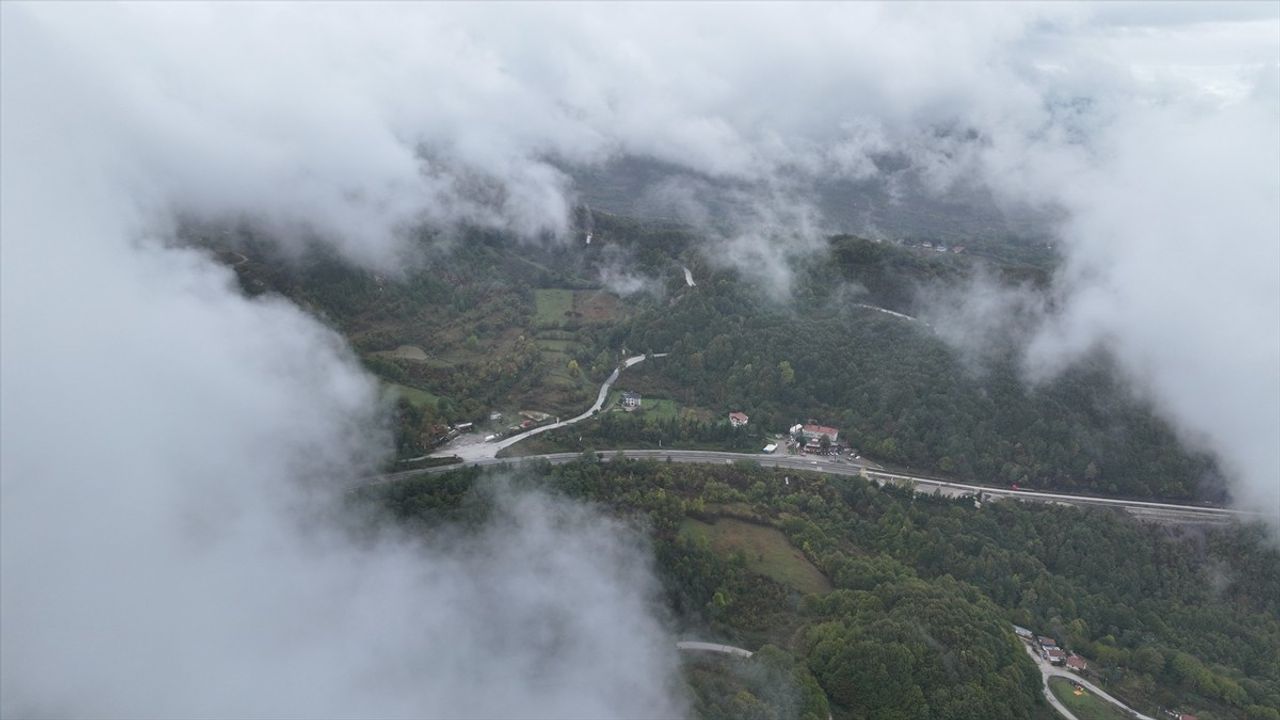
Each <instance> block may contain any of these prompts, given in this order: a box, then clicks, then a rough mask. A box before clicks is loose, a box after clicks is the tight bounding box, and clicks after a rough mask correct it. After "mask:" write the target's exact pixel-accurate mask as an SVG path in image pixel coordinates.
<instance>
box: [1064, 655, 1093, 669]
mask: <svg viewBox="0 0 1280 720" xmlns="http://www.w3.org/2000/svg"><path fill="white" fill-rule="evenodd" d="M1067 668H1068V669H1070V670H1075V671H1076V672H1084V671H1085V670H1088V669H1089V663H1087V662H1085V661H1084V658H1082V657H1080V656H1079V655H1077V654H1075V653H1071V654H1070V655H1068V656H1067Z"/></svg>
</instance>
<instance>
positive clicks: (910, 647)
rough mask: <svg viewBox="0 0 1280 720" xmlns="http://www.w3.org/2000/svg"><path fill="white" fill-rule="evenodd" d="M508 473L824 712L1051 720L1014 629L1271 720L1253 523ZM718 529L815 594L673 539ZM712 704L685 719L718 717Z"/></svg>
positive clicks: (1270, 564)
mask: <svg viewBox="0 0 1280 720" xmlns="http://www.w3.org/2000/svg"><path fill="white" fill-rule="evenodd" d="M493 477H494V476H491V475H486V474H484V473H481V472H480V471H479V470H475V469H469V470H461V471H455V472H452V473H447V474H444V475H436V476H428V477H424V478H422V479H419V480H412V481H408V482H403V483H397V484H393V485H388V486H385V487H380V488H377V489H369V490H366V491H362V499H363V500H365V501H372V502H375V503H376V504H377V505H378V506H380V507H382V508H384V509H385V512H387V513H389V514H390V517H392V518H394V520H395V521H396V522H401V523H406V522H407V523H410V524H413V523H428V524H430V523H438V522H442V521H446V520H458V519H460V518H462V519H465V520H467V521H477V520H479V519H481V518H483V517H484V515H485V509H484V508H485V502H486V501H485V500H484V498H485V497H487V493H486V492H477V491H476V487H478V486H485V485H486V484H487V483H492V482H493V481H494V480H493ZM784 477H785V478H786V481H785V482H784ZM514 482H515V484H516V485H518V486H531V487H538V488H542V489H545V490H549V491H552V492H558V493H564V494H566V495H568V496H570V497H575V498H580V499H586V500H590V501H594V502H599V503H601V504H603V505H604V506H606V507H609V508H611V509H612V510H613V511H615V512H618V513H621V514H623V515H626V516H629V517H633V518H636V519H637V520H638V521H639V522H640V523H641V524H642V525H643V526H644V527H647V528H649V531H650V533H651V537H652V542H653V548H654V550H653V551H654V554H655V558H656V559H657V566H658V570H659V573H660V575H661V577H662V579H663V582H664V586H665V587H666V597H667V603H668V605H669V606H670V607H671V609H672V610H673V612H674V613H675V615H676V617H677V618H678V619H679V622H680V623H681V624H682V626H683V627H685V628H687V629H693V630H694V631H696V633H697V634H699V635H701V636H707V637H714V638H717V639H722V640H725V641H729V642H733V643H735V644H741V645H745V646H748V647H753V648H754V647H760V646H763V645H766V644H767V645H774V646H776V647H778V648H779V649H780V652H783V653H785V654H786V655H787V656H788V657H794V658H795V659H796V660H797V662H799V663H801V664H802V665H803V667H804V669H805V673H807V674H808V675H811V676H812V679H813V680H814V681H815V682H816V683H817V684H818V686H819V687H821V689H822V691H823V694H824V695H825V697H826V698H827V700H828V702H829V703H830V706H831V709H832V712H833V714H834V715H835V716H836V717H845V718H891V717H892V718H899V717H901V718H922V719H923V718H997V717H1009V718H1019V717H1052V715H1051V714H1048V712H1049V711H1048V709H1047V708H1046V707H1045V706H1044V705H1043V704H1042V701H1041V700H1040V699H1039V697H1040V696H1039V687H1040V686H1039V683H1040V679H1039V674H1038V672H1037V671H1036V670H1035V668H1034V667H1033V666H1032V665H1031V663H1030V661H1029V659H1028V658H1026V657H1025V654H1024V652H1023V650H1022V648H1021V646H1020V644H1019V643H1018V641H1017V640H1015V639H1014V637H1013V635H1012V634H1011V631H1010V627H1009V623H1011V622H1015V623H1018V624H1021V625H1024V626H1027V627H1031V628H1035V629H1036V630H1037V631H1039V632H1041V633H1043V634H1050V635H1052V636H1054V637H1056V638H1058V640H1059V641H1060V642H1062V643H1063V644H1064V645H1065V647H1067V648H1069V649H1071V650H1073V651H1076V652H1079V653H1081V654H1083V655H1085V656H1086V657H1088V658H1089V660H1090V662H1091V673H1092V674H1093V675H1094V678H1095V681H1097V682H1100V683H1102V684H1104V685H1106V686H1107V687H1108V688H1109V689H1110V690H1112V691H1114V692H1115V693H1116V694H1118V695H1120V696H1121V697H1123V698H1124V699H1125V700H1126V701H1127V702H1130V703H1131V704H1134V705H1135V706H1137V707H1139V708H1146V709H1147V710H1148V711H1149V714H1155V712H1156V711H1157V710H1158V709H1159V708H1161V707H1169V706H1176V707H1179V708H1184V709H1186V708H1190V709H1193V710H1195V711H1196V712H1197V714H1199V716H1200V717H1202V718H1249V719H1250V720H1255V719H1257V720H1274V719H1275V718H1277V717H1280V714H1277V712H1276V710H1275V708H1278V707H1280V654H1278V653H1277V651H1276V648H1277V647H1280V553H1277V551H1276V549H1275V547H1274V545H1272V544H1269V542H1268V541H1267V540H1266V539H1265V538H1264V537H1263V535H1262V532H1261V530H1260V529H1259V528H1250V527H1239V526H1236V527H1230V528H1218V529H1196V530H1182V531H1179V530H1170V529H1168V528H1165V527H1160V526H1153V525H1145V524H1142V523H1139V522H1137V521H1135V520H1133V519H1131V518H1129V517H1128V516H1125V515H1123V514H1119V513H1114V512H1111V511H1106V510H1087V511H1082V510H1079V509H1074V508H1061V507H1050V506H1038V505H1023V504H1019V503H995V504H987V505H985V506H983V507H982V508H980V509H979V508H974V507H973V506H972V503H971V502H968V501H952V500H945V499H937V498H932V497H926V496H913V495H912V494H911V493H910V492H909V491H906V490H901V489H895V488H891V487H890V488H883V489H882V488H878V487H876V486H874V485H872V484H870V483H868V482H866V481H864V480H862V479H860V478H846V477H836V476H821V475H810V474H807V473H795V472H790V473H785V474H784V473H782V472H781V471H774V470H769V469H764V468H760V467H758V466H754V465H753V464H750V463H739V464H737V465H734V466H690V465H681V464H673V463H661V462H649V461H645V462H641V461H617V460H615V461H612V462H609V463H600V462H597V461H595V460H594V459H592V458H588V459H587V460H586V461H583V462H578V463H573V464H569V465H563V466H550V465H539V466H536V467H532V468H526V469H524V470H521V471H519V472H517V476H516V479H515V480H514ZM724 517H732V518H739V519H741V520H746V521H749V522H751V523H758V524H760V525H762V526H763V525H767V526H773V527H776V528H779V529H780V530H782V532H783V533H785V535H786V537H787V538H788V539H789V541H790V543H791V545H793V546H794V547H795V548H797V549H798V550H799V551H800V552H801V553H802V554H803V557H804V558H806V559H807V562H811V563H812V564H813V565H814V566H816V567H817V568H818V569H819V570H820V571H821V572H822V573H823V574H824V575H825V576H826V577H827V578H828V579H829V581H830V583H831V587H832V588H833V589H832V590H831V591H830V592H827V593H817V594H806V593H802V592H800V591H798V590H797V589H796V588H794V587H790V586H788V585H787V584H785V583H782V582H779V581H777V580H775V579H772V578H770V577H764V576H762V575H760V574H759V573H758V572H755V571H753V570H751V569H750V568H751V566H752V561H753V558H752V557H749V556H744V555H743V554H742V553H740V552H729V553H726V552H716V551H714V550H713V549H712V548H711V547H709V546H708V545H707V544H706V543H705V542H700V541H698V540H697V539H696V538H691V537H690V536H689V535H688V534H686V533H683V532H681V528H682V526H683V525H685V524H687V523H688V522H691V519H695V518H696V519H700V520H702V521H712V522H713V521H715V519H716V518H724ZM805 673H801V674H800V675H799V676H797V677H799V678H800V679H798V680H796V681H795V682H797V683H801V684H803V682H807V680H805V679H804V678H805ZM738 690H740V688H736V689H735V693H736V692H738ZM755 699H757V700H759V699H760V698H758V697H756V698H755ZM739 700H740V701H743V702H745V699H744V698H739ZM729 705H733V703H731V702H729V701H728V700H725V702H710V701H708V702H702V703H701V705H700V707H702V708H703V709H704V710H707V709H708V708H711V709H714V708H720V710H717V711H716V712H720V711H721V710H724V708H725V707H728V706H729ZM747 705H749V706H751V707H755V705H752V704H751V703H747ZM764 705H765V706H766V709H767V707H768V706H769V705H768V703H764ZM734 707H739V708H741V707H744V706H743V704H742V702H739V703H738V704H737V705H734ZM817 708H818V705H817V704H816V703H815V704H814V705H812V709H813V712H814V713H817V715H818V716H820V715H821V713H820V712H818V710H817ZM708 712H710V711H708ZM761 712H762V713H764V714H759V715H755V716H759V717H788V716H792V715H786V714H781V715H780V714H778V712H777V709H776V708H775V711H774V714H773V715H770V714H768V713H767V712H765V710H761ZM725 713H727V714H715V713H714V712H713V713H711V714H704V716H705V717H732V716H733V715H732V713H728V712H727V711H725ZM794 716H797V717H802V716H803V717H811V716H815V715H813V714H810V715H803V714H798V715H794Z"/></svg>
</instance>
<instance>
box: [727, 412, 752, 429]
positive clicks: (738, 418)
mask: <svg viewBox="0 0 1280 720" xmlns="http://www.w3.org/2000/svg"><path fill="white" fill-rule="evenodd" d="M749 419H750V418H748V417H747V414H746V413H740V412H731V413H729V424H730V425H732V426H734V427H736V428H739V427H742V426H743V425H746V424H747V421H748V420H749Z"/></svg>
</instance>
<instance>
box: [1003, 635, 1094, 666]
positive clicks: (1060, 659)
mask: <svg viewBox="0 0 1280 720" xmlns="http://www.w3.org/2000/svg"><path fill="white" fill-rule="evenodd" d="M1013 634H1015V635H1017V636H1018V638H1019V639H1020V640H1022V641H1023V642H1025V643H1026V644H1027V645H1030V646H1031V647H1032V648H1033V649H1034V650H1035V651H1036V652H1037V653H1038V654H1039V655H1040V657H1042V658H1044V659H1045V660H1047V661H1048V662H1049V664H1050V665H1059V666H1066V668H1067V669H1068V670H1074V671H1075V672H1078V673H1083V672H1084V671H1085V670H1088V669H1089V663H1087V662H1085V659H1084V658H1082V657H1080V656H1079V655H1077V654H1075V653H1067V651H1065V650H1063V649H1062V648H1060V647H1058V641H1057V640H1054V639H1053V638H1051V637H1049V636H1047V635H1036V634H1035V633H1033V632H1031V631H1030V630H1028V629H1026V628H1024V627H1019V626H1018V625H1014V626H1013Z"/></svg>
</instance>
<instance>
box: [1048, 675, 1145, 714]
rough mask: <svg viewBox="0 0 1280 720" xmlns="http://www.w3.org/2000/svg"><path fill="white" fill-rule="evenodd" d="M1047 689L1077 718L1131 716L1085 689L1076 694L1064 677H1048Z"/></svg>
mask: <svg viewBox="0 0 1280 720" xmlns="http://www.w3.org/2000/svg"><path fill="white" fill-rule="evenodd" d="M1049 689H1050V690H1052V691H1053V694H1054V695H1055V696H1057V698H1058V700H1059V701H1061V702H1062V704H1063V705H1065V706H1066V708H1067V709H1068V710H1070V711H1071V712H1072V713H1073V714H1074V715H1075V716H1076V717H1077V718H1079V720H1130V718H1132V716H1131V715H1129V714H1128V713H1126V712H1124V711H1123V710H1121V709H1120V708H1118V707H1116V706H1115V705H1112V704H1111V703H1109V702H1107V701H1106V700H1103V699H1102V698H1100V697H1097V696H1096V695H1094V694H1093V693H1091V692H1089V691H1088V690H1087V689H1086V690H1085V691H1084V694H1083V695H1076V694H1075V692H1074V691H1073V690H1072V689H1071V681H1070V680H1067V679H1066V678H1056V677H1055V678H1049Z"/></svg>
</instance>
